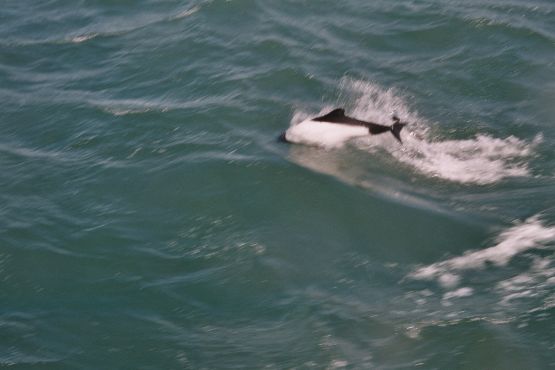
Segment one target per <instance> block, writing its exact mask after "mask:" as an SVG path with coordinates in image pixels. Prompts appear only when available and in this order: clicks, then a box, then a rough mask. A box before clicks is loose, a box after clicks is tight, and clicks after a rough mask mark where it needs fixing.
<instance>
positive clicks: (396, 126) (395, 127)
mask: <svg viewBox="0 0 555 370" xmlns="http://www.w3.org/2000/svg"><path fill="white" fill-rule="evenodd" d="M392 119H393V122H394V123H393V124H392V125H391V127H390V129H391V133H392V134H393V136H395V139H397V140H399V142H400V143H401V144H403V140H401V130H402V129H403V127H405V126H406V125H407V124H406V123H405V122H401V120H400V119H399V117H397V116H393V117H392Z"/></svg>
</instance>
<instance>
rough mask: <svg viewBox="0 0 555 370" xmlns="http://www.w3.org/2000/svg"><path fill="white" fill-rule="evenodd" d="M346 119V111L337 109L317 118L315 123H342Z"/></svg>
mask: <svg viewBox="0 0 555 370" xmlns="http://www.w3.org/2000/svg"><path fill="white" fill-rule="evenodd" d="M344 118H345V109H343V108H337V109H334V110H332V111H331V112H329V113H328V114H325V115H323V116H321V117H316V118H314V119H313V120H314V121H326V122H341V121H342V120H343V119H344Z"/></svg>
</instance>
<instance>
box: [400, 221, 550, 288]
mask: <svg viewBox="0 0 555 370" xmlns="http://www.w3.org/2000/svg"><path fill="white" fill-rule="evenodd" d="M554 240H555V226H550V227H548V226H545V225H543V223H542V221H541V219H540V218H539V216H534V217H531V218H529V219H527V220H526V221H525V222H523V223H521V224H518V225H515V226H513V227H511V228H509V229H507V230H505V231H504V232H502V233H501V234H500V235H499V236H498V238H497V240H496V241H497V244H495V245H494V246H493V247H489V248H486V249H482V250H478V251H470V252H467V253H465V254H463V255H462V256H459V257H454V258H450V259H448V260H445V261H441V262H436V263H433V264H431V265H428V266H424V267H420V268H418V269H417V270H416V271H414V272H412V273H411V274H409V277H410V278H412V279H419V280H437V281H438V283H440V284H441V285H442V286H443V287H445V288H453V287H454V286H456V285H458V283H459V281H460V276H459V274H460V273H461V272H463V271H465V270H476V269H482V268H484V267H485V266H486V264H487V263H491V264H492V265H494V266H498V267H502V266H505V265H507V263H509V261H510V260H511V259H512V258H513V257H514V256H516V255H518V254H520V253H523V252H525V251H527V250H530V249H533V248H543V247H545V244H546V243H548V242H551V241H554Z"/></svg>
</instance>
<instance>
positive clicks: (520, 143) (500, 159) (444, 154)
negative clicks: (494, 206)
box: [288, 79, 543, 185]
mask: <svg viewBox="0 0 555 370" xmlns="http://www.w3.org/2000/svg"><path fill="white" fill-rule="evenodd" d="M336 106H344V107H346V108H347V111H348V113H349V114H350V115H352V116H355V117H357V118H360V119H364V120H368V121H372V122H377V123H381V124H390V123H391V116H392V114H396V115H398V116H399V117H401V119H402V120H403V121H407V122H410V125H409V126H407V128H406V129H405V130H404V131H403V133H402V134H401V136H402V137H403V141H404V145H403V146H399V145H398V143H397V142H396V141H395V140H394V138H393V137H392V136H391V135H379V136H369V135H367V136H357V135H351V134H350V132H348V131H349V127H346V128H345V132H344V133H343V134H342V133H338V132H336V131H337V129H336V128H334V130H333V131H332V130H327V131H326V130H325V128H324V127H323V129H324V131H325V132H322V133H321V134H318V135H315V133H314V132H313V131H314V130H300V129H299V128H297V127H296V126H298V124H299V123H300V122H302V121H303V120H305V119H307V118H309V117H314V116H316V115H318V114H310V113H308V112H304V111H297V112H295V113H294V115H293V118H292V120H291V127H290V129H289V130H290V131H288V134H289V133H290V132H291V133H293V134H295V135H296V142H300V143H303V144H307V145H313V146H320V147H322V148H325V149H328V150H329V149H337V148H341V147H343V146H344V145H345V144H346V143H352V144H353V145H354V146H355V147H357V148H358V149H360V150H364V151H368V152H371V153H372V152H375V151H376V149H378V148H381V149H384V150H385V151H386V152H388V153H389V154H390V155H391V156H392V157H394V158H395V159H396V160H397V161H399V162H400V163H402V164H404V165H407V166H409V167H410V168H412V169H413V170H415V171H417V172H419V173H421V174H423V175H426V176H429V177H434V178H439V179H442V180H447V181H452V182H458V183H468V184H479V185H485V184H491V183H495V182H498V181H500V180H502V179H504V178H507V177H516V176H528V175H529V174H530V173H529V169H528V161H527V159H528V158H529V157H531V156H532V155H533V153H534V148H535V147H536V146H537V145H538V144H540V143H541V142H542V140H543V138H542V136H541V134H539V135H537V136H536V137H535V138H534V139H533V140H532V141H531V142H528V141H525V140H522V139H519V138H516V137H514V136H509V137H507V138H503V139H502V138H495V137H492V136H489V135H484V134H479V135H476V136H475V137H473V138H469V139H464V140H440V139H438V138H436V137H433V136H432V135H431V134H430V126H431V125H430V124H429V123H428V122H426V120H425V119H423V118H421V117H420V116H419V115H418V114H417V113H416V112H413V111H411V110H410V109H409V108H408V105H407V104H406V102H405V101H404V100H403V98H402V97H401V95H400V94H399V93H397V91H396V90H395V89H383V88H381V87H380V86H378V85H376V84H373V83H370V82H364V81H357V80H352V79H344V80H342V81H341V83H340V95H339V98H338V103H337V104H336V105H335V106H331V105H329V106H326V107H325V108H324V109H323V110H322V111H320V113H319V114H322V113H323V112H326V111H329V110H331V109H332V108H335V107H336Z"/></svg>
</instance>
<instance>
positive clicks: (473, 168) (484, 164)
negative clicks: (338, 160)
mask: <svg viewBox="0 0 555 370" xmlns="http://www.w3.org/2000/svg"><path fill="white" fill-rule="evenodd" d="M541 140H542V138H541V135H538V136H537V137H536V138H535V139H534V140H533V141H532V143H528V142H526V141H524V140H520V139H518V138H516V137H514V136H510V137H508V138H505V139H499V138H494V137H491V136H488V135H477V136H476V137H474V138H472V139H466V140H446V141H427V140H425V139H424V140H420V139H417V138H412V137H409V138H408V139H407V140H405V146H404V147H403V148H402V150H397V151H394V152H391V154H392V155H393V156H394V157H395V158H397V159H398V160H399V161H401V162H403V163H405V164H408V165H410V166H412V167H413V168H415V169H417V170H418V171H419V172H422V173H424V174H426V175H429V176H432V177H438V178H441V179H444V180H449V181H454V182H460V183H474V184H481V185H485V184H491V183H495V182H497V181H499V180H501V179H503V178H505V177H515V176H527V175H528V174H529V171H528V166H527V163H526V161H525V160H524V159H525V158H526V157H529V156H530V155H531V154H532V152H533V150H532V149H533V148H534V147H535V146H536V145H537V144H539V143H540V142H541Z"/></svg>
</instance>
